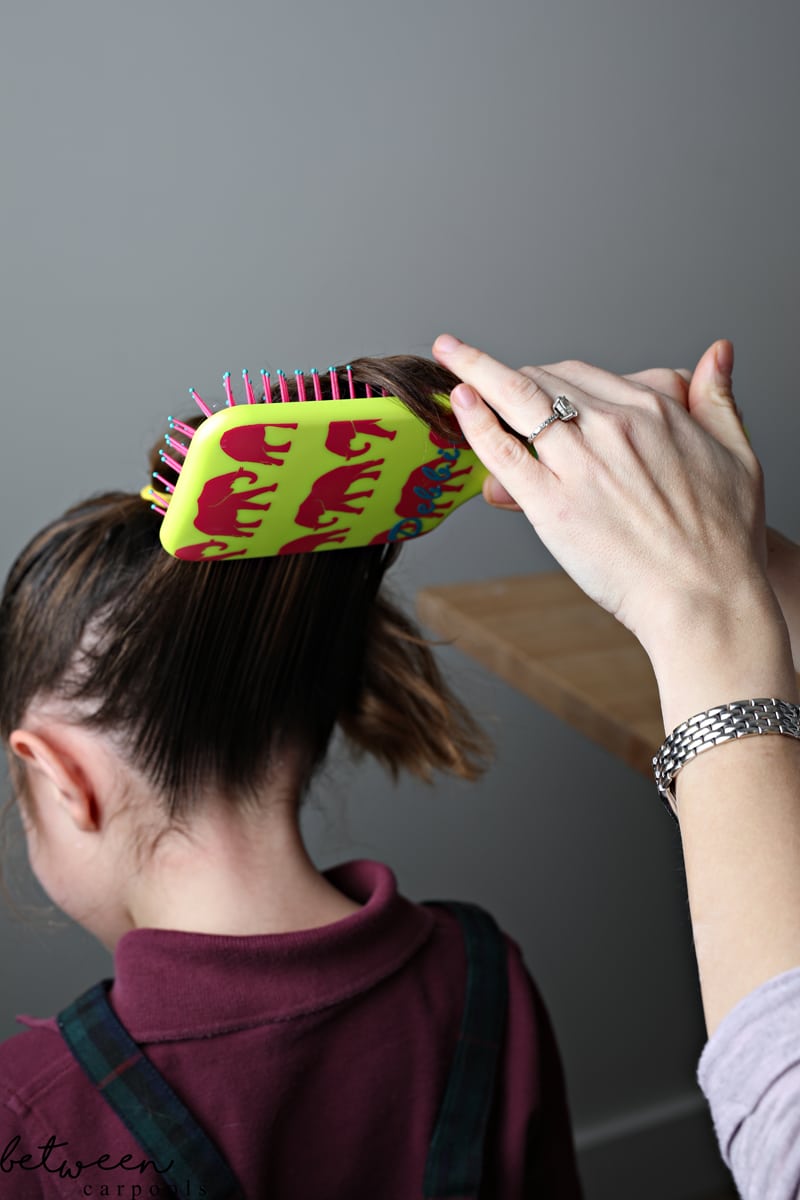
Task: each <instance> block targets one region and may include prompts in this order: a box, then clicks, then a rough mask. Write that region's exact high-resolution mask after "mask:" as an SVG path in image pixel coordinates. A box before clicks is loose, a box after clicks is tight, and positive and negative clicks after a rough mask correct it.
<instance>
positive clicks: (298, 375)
mask: <svg viewBox="0 0 800 1200" xmlns="http://www.w3.org/2000/svg"><path fill="white" fill-rule="evenodd" d="M294 381H295V384H296V386H297V399H298V400H300V401H301V402H302V401H303V400H305V398H306V377H305V375H304V374H303V372H302V371H295V373H294Z"/></svg>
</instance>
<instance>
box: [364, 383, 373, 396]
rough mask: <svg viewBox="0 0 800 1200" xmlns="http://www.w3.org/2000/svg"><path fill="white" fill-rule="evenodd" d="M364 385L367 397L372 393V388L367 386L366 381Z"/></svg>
mask: <svg viewBox="0 0 800 1200" xmlns="http://www.w3.org/2000/svg"><path fill="white" fill-rule="evenodd" d="M364 386H365V388H366V389H367V397H368V398H369V397H370V396H371V395H372V388H371V387H370V386H369V384H368V383H366V384H365V385H364Z"/></svg>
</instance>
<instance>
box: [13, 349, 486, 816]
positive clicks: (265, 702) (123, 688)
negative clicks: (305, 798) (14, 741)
mask: <svg viewBox="0 0 800 1200" xmlns="http://www.w3.org/2000/svg"><path fill="white" fill-rule="evenodd" d="M352 370H353V378H354V380H355V381H356V383H357V384H358V385H359V387H358V394H362V395H363V394H365V393H364V388H363V385H365V384H369V385H371V387H372V388H373V389H380V388H386V389H387V391H388V392H389V393H390V394H392V395H396V396H398V397H400V399H401V400H403V402H404V403H405V404H406V405H407V406H408V407H409V408H410V409H411V410H412V411H413V412H415V413H416V414H417V415H418V416H420V417H421V418H422V419H423V420H425V421H426V422H427V423H428V424H429V425H430V427H431V428H432V429H433V430H435V431H436V432H438V433H445V432H447V430H448V429H450V428H451V427H450V426H449V425H448V423H447V419H446V416H445V414H444V413H443V412H442V410H441V408H440V407H439V405H437V403H436V402H435V400H434V398H433V397H434V394H435V393H437V392H445V393H446V392H448V391H449V390H450V389H451V388H452V387H454V386H455V384H456V382H457V380H456V379H455V377H454V376H452V375H450V373H449V372H447V371H445V370H444V369H443V368H441V367H438V366H437V365H436V364H434V363H432V362H429V361H428V360H426V359H421V358H414V357H407V356H403V357H391V358H382V359H369V358H364V359H358V360H356V361H354V362H353V364H352ZM321 378H322V379H323V381H324V384H325V395H326V396H329V395H330V391H329V381H328V379H327V378H326V377H321ZM345 387H346V384H344V381H343V386H342V394H343V395H344V394H346V393H345ZM156 453H157V448H156V449H155V450H154V452H153V465H156ZM158 465H159V466H160V464H158ZM160 469H161V470H162V472H163V471H164V468H163V467H161V468H160ZM159 522H160V517H158V516H157V515H156V514H155V513H154V512H152V511H151V509H150V508H149V506H148V505H147V504H146V503H145V501H143V500H142V499H140V497H139V496H138V495H128V494H125V493H122V492H110V493H106V494H104V495H101V496H96V497H93V498H91V499H89V500H86V501H85V502H84V503H82V504H78V505H76V506H75V507H73V508H70V509H69V510H68V511H67V512H66V513H64V515H63V516H61V517H59V518H58V519H57V520H55V521H53V522H52V523H51V524H50V525H48V526H47V527H46V528H45V529H43V530H42V531H41V532H40V533H39V534H38V535H37V536H36V537H34V538H33V540H32V541H31V542H30V543H29V545H28V546H27V547H26V548H25V549H24V550H23V551H22V553H21V554H20V556H19V558H18V559H17V561H16V562H15V564H14V566H13V567H12V569H11V572H10V574H9V577H8V580H7V582H6V587H5V591H4V594H3V597H2V602H0V735H1V736H2V737H3V738H4V739H5V740H6V741H7V739H8V737H9V735H10V734H11V732H12V730H13V729H15V728H16V727H17V726H18V725H19V723H20V722H21V721H22V720H23V718H24V715H25V712H26V710H27V709H28V707H29V706H30V704H31V703H32V702H33V701H34V700H35V699H37V698H50V697H53V698H59V699H63V700H67V701H71V702H75V703H76V704H77V706H78V707H77V719H78V720H80V721H81V723H83V724H85V725H87V726H89V727H93V728H96V729H102V730H106V731H109V732H110V733H112V734H114V736H116V737H118V738H119V740H120V745H121V748H122V751H123V753H124V754H125V756H126V758H127V759H128V761H129V762H130V763H131V764H132V765H133V766H134V767H136V768H137V769H138V770H140V771H141V772H143V774H144V775H145V777H146V778H147V779H148V780H149V781H150V783H151V784H152V785H153V787H154V788H155V789H156V790H157V791H158V792H159V793H160V795H162V796H163V798H164V802H165V806H166V810H167V813H168V815H169V816H170V817H176V816H179V815H182V814H184V813H186V812H188V811H189V810H190V808H191V798H192V794H193V793H195V792H196V791H197V790H198V789H202V788H203V787H205V786H213V787H215V788H217V789H219V790H221V791H222V792H223V793H225V794H226V795H228V796H230V797H234V796H238V795H240V794H245V795H251V796H252V795H255V794H256V791H257V788H258V786H259V785H260V784H261V783H263V780H264V778H265V777H266V775H267V773H268V771H269V768H270V765H271V763H272V762H273V761H274V755H275V753H276V752H279V751H280V750H281V748H284V747H286V748H291V749H292V750H293V751H294V752H296V753H299V755H300V757H301V762H302V769H303V776H304V778H303V783H304V784H307V783H308V781H309V780H310V778H311V776H312V774H313V772H314V770H315V769H316V768H317V767H318V766H319V764H320V763H321V762H322V760H323V758H324V756H325V753H326V751H327V748H328V744H329V741H330V738H331V735H332V732H333V730H334V727H335V726H336V724H337V723H338V724H339V726H340V727H341V729H342V730H343V731H344V733H345V734H346V736H347V738H348V739H349V741H350V743H351V745H352V746H353V747H354V748H355V749H356V750H358V751H367V752H369V753H371V754H373V755H374V756H375V757H376V758H377V759H378V760H379V761H381V762H382V763H383V764H384V765H385V766H386V767H387V768H388V769H389V770H390V772H391V773H392V774H393V775H396V774H397V772H398V771H399V770H400V769H401V768H405V769H407V770H409V771H411V772H413V773H415V774H416V775H418V776H420V777H422V778H424V779H430V778H431V775H432V772H433V771H434V770H437V769H438V770H444V771H449V772H451V773H453V774H455V775H458V776H461V777H463V778H467V779H472V778H475V777H476V776H477V775H478V774H479V773H480V771H481V770H482V767H483V764H484V761H485V758H486V754H487V742H486V740H485V737H484V735H483V734H482V733H481V732H480V730H479V729H478V727H477V726H476V725H475V723H474V721H473V720H472V718H471V716H470V715H469V713H468V712H467V710H466V709H465V708H464V706H463V705H462V704H461V703H460V702H459V701H458V700H457V699H456V698H455V696H454V695H453V694H452V692H451V691H450V690H449V689H448V687H447V686H446V684H445V683H444V681H443V680H442V677H441V675H440V673H439V669H438V667H437V665H436V662H435V659H434V657H433V654H432V652H431V649H430V647H429V646H428V644H427V643H426V642H425V641H424V639H423V638H422V637H421V635H420V633H419V631H418V630H417V628H416V626H415V625H414V624H413V622H412V621H411V620H410V619H409V618H408V617H407V616H405V615H404V614H403V613H402V612H401V611H400V610H399V609H398V608H397V607H396V606H395V605H394V604H393V603H392V602H391V600H389V599H388V598H387V597H386V596H385V595H384V594H383V592H382V591H381V583H382V580H383V576H384V574H385V572H386V570H387V568H388V567H389V566H390V565H391V563H392V562H394V560H395V558H396V557H397V554H398V552H399V547H398V545H397V544H394V545H385V546H365V547H362V548H356V549H336V550H330V551H329V550H325V551H322V552H320V553H313V554H299V555H286V556H278V557H276V558H263V559H249V560H245V561H236V560H233V561H230V560H228V561H226V562H224V563H213V562H196V563H187V562H181V561H179V560H176V559H173V558H171V557H170V556H168V555H167V554H165V553H164V551H163V550H162V548H161V545H160V542H159V540H158V526H159ZM436 536H442V535H436Z"/></svg>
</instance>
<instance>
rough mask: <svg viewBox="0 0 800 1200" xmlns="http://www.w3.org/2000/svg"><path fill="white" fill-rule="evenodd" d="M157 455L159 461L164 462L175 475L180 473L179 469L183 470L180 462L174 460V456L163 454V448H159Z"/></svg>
mask: <svg viewBox="0 0 800 1200" xmlns="http://www.w3.org/2000/svg"><path fill="white" fill-rule="evenodd" d="M158 455H159V458H160V459H161V461H162V462H163V463H166V465H167V466H168V467H169V468H170V469H171V470H173V471H174V472H175V474H176V475H180V473H181V471H182V470H183V467H182V466H181V464H180V463H178V462H176V461H175V459H174V458H171V457H170V456H169V454H165V453H164V451H163V450H159V452H158Z"/></svg>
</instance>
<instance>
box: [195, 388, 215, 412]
mask: <svg viewBox="0 0 800 1200" xmlns="http://www.w3.org/2000/svg"><path fill="white" fill-rule="evenodd" d="M189 395H190V396H191V397H192V399H193V400H194V402H195V404H196V405H197V407H198V408H199V409H200V412H201V413H202V414H203V416H204V417H211V416H213V413H212V411H211V409H210V408H209V407H208V405H207V404H206V402H205V400H202V399H201V398H200V396H198V394H197V392H196V391H195V390H194V388H189Z"/></svg>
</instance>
